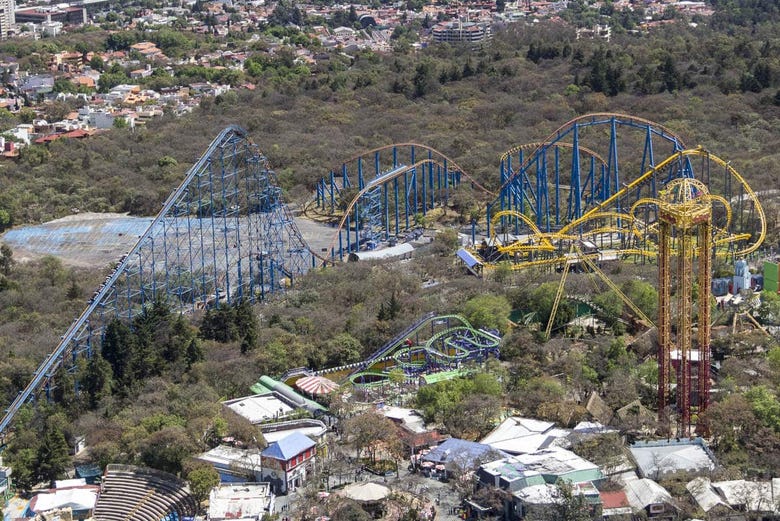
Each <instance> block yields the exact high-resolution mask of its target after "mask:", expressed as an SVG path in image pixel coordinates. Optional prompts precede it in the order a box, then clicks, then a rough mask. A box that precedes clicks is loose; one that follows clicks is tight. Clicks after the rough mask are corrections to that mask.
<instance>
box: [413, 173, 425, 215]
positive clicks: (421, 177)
mask: <svg viewBox="0 0 780 521" xmlns="http://www.w3.org/2000/svg"><path fill="white" fill-rule="evenodd" d="M425 166H426V165H422V172H420V180H421V181H422V214H423V215H425V213H426V209H427V208H426V207H427V206H428V204H427V203H428V198H427V195H426V191H425V178H426V177H427V176H426V172H425V170H426V169H425ZM415 175H416V174H415ZM415 186H417V185H416V184H415ZM416 196H417V192H415V201H414V206H415V208H416V207H417V197H416Z"/></svg>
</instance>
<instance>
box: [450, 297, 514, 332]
mask: <svg viewBox="0 0 780 521" xmlns="http://www.w3.org/2000/svg"><path fill="white" fill-rule="evenodd" d="M511 311H512V308H511V306H510V305H509V301H508V300H507V299H506V297H504V296H503V295H490V294H485V295H479V296H476V297H474V298H472V299H470V300H469V301H468V302H466V304H465V305H464V306H463V310H462V314H463V316H464V317H466V319H467V320H468V321H469V323H471V325H472V326H474V327H476V328H486V329H497V330H498V331H499V332H500V333H501V334H502V335H503V334H504V333H506V332H507V329H508V328H509V313H510V312H511Z"/></svg>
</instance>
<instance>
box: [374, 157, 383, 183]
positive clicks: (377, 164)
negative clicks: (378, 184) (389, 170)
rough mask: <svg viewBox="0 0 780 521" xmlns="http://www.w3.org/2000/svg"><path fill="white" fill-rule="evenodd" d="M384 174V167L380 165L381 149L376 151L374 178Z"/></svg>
mask: <svg viewBox="0 0 780 521" xmlns="http://www.w3.org/2000/svg"><path fill="white" fill-rule="evenodd" d="M380 175H382V168H381V167H380V165H379V151H378V150H377V151H376V152H374V178H377V177H379V176H380Z"/></svg>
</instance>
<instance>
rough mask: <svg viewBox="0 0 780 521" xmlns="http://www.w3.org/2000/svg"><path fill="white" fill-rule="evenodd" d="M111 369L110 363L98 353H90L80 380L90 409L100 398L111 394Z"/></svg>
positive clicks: (96, 404)
mask: <svg viewBox="0 0 780 521" xmlns="http://www.w3.org/2000/svg"><path fill="white" fill-rule="evenodd" d="M111 371H112V368H111V364H109V363H108V362H107V361H106V360H105V359H104V358H103V356H102V355H101V354H100V353H93V354H92V358H90V359H89V362H88V363H87V368H86V370H85V371H84V375H83V377H82V378H81V382H80V383H81V389H82V392H84V393H85V394H86V399H87V407H89V408H90V409H95V408H96V407H97V406H98V403H100V400H102V399H103V398H104V397H106V396H109V395H110V394H111V386H112V376H111Z"/></svg>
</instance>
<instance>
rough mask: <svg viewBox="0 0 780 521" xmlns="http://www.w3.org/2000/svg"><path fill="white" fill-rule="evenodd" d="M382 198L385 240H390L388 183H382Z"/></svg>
mask: <svg viewBox="0 0 780 521" xmlns="http://www.w3.org/2000/svg"><path fill="white" fill-rule="evenodd" d="M382 197H383V198H384V204H383V207H384V209H385V226H384V228H385V240H386V241H387V240H389V239H390V206H389V205H388V204H387V203H388V200H387V183H382Z"/></svg>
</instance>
